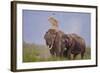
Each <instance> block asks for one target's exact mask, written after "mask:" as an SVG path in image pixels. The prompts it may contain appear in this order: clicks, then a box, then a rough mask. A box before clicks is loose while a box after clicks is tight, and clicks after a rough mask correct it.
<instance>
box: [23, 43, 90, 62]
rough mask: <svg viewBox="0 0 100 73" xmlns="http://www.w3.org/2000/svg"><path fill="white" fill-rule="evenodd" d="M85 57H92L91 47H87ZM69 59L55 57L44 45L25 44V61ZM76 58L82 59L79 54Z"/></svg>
mask: <svg viewBox="0 0 100 73" xmlns="http://www.w3.org/2000/svg"><path fill="white" fill-rule="evenodd" d="M84 59H91V49H90V48H86V52H85V55H84ZM63 60H68V58H67V57H63V58H60V57H54V56H51V55H50V52H49V49H47V48H46V47H45V46H43V45H35V44H31V45H30V44H24V46H23V62H41V61H63ZM76 60H81V56H80V55H78V56H77V57H76Z"/></svg>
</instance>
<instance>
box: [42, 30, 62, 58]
mask: <svg viewBox="0 0 100 73" xmlns="http://www.w3.org/2000/svg"><path fill="white" fill-rule="evenodd" d="M63 34H64V33H63V32H62V31H57V30H55V29H49V30H48V31H47V32H46V33H45V35H44V39H45V41H46V45H47V46H48V47H49V48H50V53H51V55H53V56H58V57H60V56H63V51H64V48H63V46H62V42H61V40H62V36H63Z"/></svg>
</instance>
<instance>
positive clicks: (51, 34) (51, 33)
mask: <svg viewBox="0 0 100 73" xmlns="http://www.w3.org/2000/svg"><path fill="white" fill-rule="evenodd" d="M56 33H57V31H56V30H54V29H49V30H48V31H47V32H46V34H45V35H44V39H45V41H46V45H47V46H48V47H49V48H52V47H53V44H54V41H55V38H56Z"/></svg>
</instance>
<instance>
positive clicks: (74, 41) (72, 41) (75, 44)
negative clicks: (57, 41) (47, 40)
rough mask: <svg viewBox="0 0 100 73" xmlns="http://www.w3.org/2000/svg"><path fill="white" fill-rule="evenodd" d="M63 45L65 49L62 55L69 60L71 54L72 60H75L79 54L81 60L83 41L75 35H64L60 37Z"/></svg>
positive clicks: (83, 50)
mask: <svg viewBox="0 0 100 73" xmlns="http://www.w3.org/2000/svg"><path fill="white" fill-rule="evenodd" d="M62 42H63V45H64V46H65V47H66V48H67V49H66V50H65V51H64V52H63V55H64V56H67V57H68V58H69V59H71V54H73V59H75V58H76V56H77V55H78V54H81V58H82V59H83V57H84V53H85V49H86V44H85V40H84V39H83V38H81V37H80V36H78V35H76V34H65V35H63V36H62Z"/></svg>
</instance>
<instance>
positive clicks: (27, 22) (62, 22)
mask: <svg viewBox="0 0 100 73" xmlns="http://www.w3.org/2000/svg"><path fill="white" fill-rule="evenodd" d="M50 16H52V17H54V18H56V19H57V20H58V24H59V29H60V30H62V31H63V32H64V33H66V34H70V33H76V34H78V35H79V36H81V37H82V38H84V39H85V42H86V45H87V46H90V44H91V14H90V13H82V12H81V13H79V12H61V11H59V12H58V11H57V12H56V11H39V10H23V18H22V19H23V30H22V32H23V41H25V42H26V43H34V44H41V45H45V40H44V34H45V32H46V31H48V29H49V28H50V27H51V24H50V22H49V21H48V17H50Z"/></svg>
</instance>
